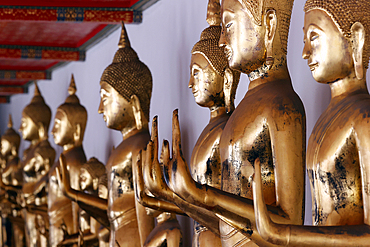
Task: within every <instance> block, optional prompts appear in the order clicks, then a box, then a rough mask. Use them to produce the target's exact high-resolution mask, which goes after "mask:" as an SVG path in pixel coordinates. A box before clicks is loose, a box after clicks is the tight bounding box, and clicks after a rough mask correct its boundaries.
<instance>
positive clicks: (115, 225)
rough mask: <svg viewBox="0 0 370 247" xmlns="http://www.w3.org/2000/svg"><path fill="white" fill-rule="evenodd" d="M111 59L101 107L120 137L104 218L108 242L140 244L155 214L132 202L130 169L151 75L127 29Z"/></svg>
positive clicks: (142, 138)
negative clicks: (149, 213)
mask: <svg viewBox="0 0 370 247" xmlns="http://www.w3.org/2000/svg"><path fill="white" fill-rule="evenodd" d="M118 47H119V49H118V51H117V52H116V54H115V56H114V58H113V62H112V64H110V65H109V66H108V67H107V68H106V69H105V70H104V72H103V75H102V77H101V80H100V87H101V89H100V97H101V100H100V105H99V110H98V112H99V113H102V114H103V118H104V121H105V122H106V124H107V127H108V128H111V129H115V130H119V131H121V133H122V136H123V141H122V142H121V143H120V144H119V145H118V146H117V147H116V148H115V149H114V150H113V152H112V154H111V156H110V157H109V160H108V162H107V165H106V169H107V174H108V191H109V197H108V218H109V221H110V225H111V239H110V246H113V244H114V243H117V244H118V245H119V246H121V247H122V246H130V247H132V246H142V244H143V243H144V242H145V240H146V238H147V237H148V235H149V234H150V232H151V231H152V229H153V228H154V220H153V217H151V216H148V215H146V211H145V208H144V207H143V206H142V205H140V204H139V203H137V202H136V200H135V195H134V185H133V174H132V169H133V166H134V165H135V164H136V163H135V161H136V157H137V155H138V153H139V151H140V150H141V149H143V148H145V146H146V144H147V143H148V141H149V139H150V135H149V130H148V119H149V106H150V98H151V92H152V76H151V73H150V71H149V69H148V67H147V66H146V65H145V64H143V63H142V62H141V61H140V60H139V58H138V56H137V54H136V52H135V51H134V50H133V49H132V48H131V45H130V42H129V39H128V37H127V32H126V29H125V27H124V25H123V23H122V34H121V38H120V42H119V45H118Z"/></svg>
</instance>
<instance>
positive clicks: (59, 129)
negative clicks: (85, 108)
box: [51, 110, 74, 146]
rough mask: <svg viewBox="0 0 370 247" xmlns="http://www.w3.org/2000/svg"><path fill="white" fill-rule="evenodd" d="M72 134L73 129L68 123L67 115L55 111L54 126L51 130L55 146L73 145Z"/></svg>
mask: <svg viewBox="0 0 370 247" xmlns="http://www.w3.org/2000/svg"><path fill="white" fill-rule="evenodd" d="M73 132H74V131H73V128H72V126H71V124H70V123H69V121H68V118H67V115H66V114H65V113H64V112H62V111H60V110H57V113H56V114H55V119H54V126H53V129H52V130H51V134H52V135H53V137H54V142H55V144H57V145H60V146H63V145H66V144H72V143H74V138H73Z"/></svg>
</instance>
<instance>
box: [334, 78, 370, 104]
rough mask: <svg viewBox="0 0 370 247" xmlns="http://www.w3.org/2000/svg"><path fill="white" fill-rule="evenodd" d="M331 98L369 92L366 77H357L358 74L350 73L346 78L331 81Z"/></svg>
mask: <svg viewBox="0 0 370 247" xmlns="http://www.w3.org/2000/svg"><path fill="white" fill-rule="evenodd" d="M329 85H330V90H331V99H334V98H336V97H339V96H346V95H348V94H352V93H355V92H357V93H368V90H367V87H366V79H365V78H364V79H361V80H359V79H357V78H356V76H354V75H352V74H351V75H350V76H348V77H346V78H344V79H341V80H338V81H336V82H333V83H330V84H329Z"/></svg>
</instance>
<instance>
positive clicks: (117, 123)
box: [98, 82, 135, 130]
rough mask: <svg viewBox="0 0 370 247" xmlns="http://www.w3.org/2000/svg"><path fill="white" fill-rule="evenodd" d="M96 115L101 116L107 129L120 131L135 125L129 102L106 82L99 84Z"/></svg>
mask: <svg viewBox="0 0 370 247" xmlns="http://www.w3.org/2000/svg"><path fill="white" fill-rule="evenodd" d="M98 113H100V114H103V119H104V121H105V122H106V124H107V127H108V128H111V129H116V130H122V129H123V128H125V127H127V126H129V125H134V124H135V119H134V114H133V110H132V106H131V105H130V102H128V101H127V100H126V99H125V98H123V96H122V95H120V94H119V93H118V92H117V90H115V89H114V88H113V87H112V86H111V85H109V84H108V83H106V82H102V83H101V84H100V105H99V109H98Z"/></svg>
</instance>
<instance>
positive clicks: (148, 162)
mask: <svg viewBox="0 0 370 247" xmlns="http://www.w3.org/2000/svg"><path fill="white" fill-rule="evenodd" d="M152 148H153V142H152V141H149V143H148V145H147V148H146V154H145V156H146V158H145V163H144V166H143V167H142V170H143V175H144V183H145V186H147V187H149V186H148V185H149V181H150V178H151V170H152V166H153V158H152Z"/></svg>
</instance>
